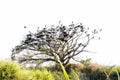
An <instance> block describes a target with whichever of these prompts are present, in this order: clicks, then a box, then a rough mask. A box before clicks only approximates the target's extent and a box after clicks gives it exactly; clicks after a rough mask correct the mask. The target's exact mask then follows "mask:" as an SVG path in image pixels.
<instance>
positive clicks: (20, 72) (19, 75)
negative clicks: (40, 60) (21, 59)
mask: <svg viewBox="0 0 120 80" xmlns="http://www.w3.org/2000/svg"><path fill="white" fill-rule="evenodd" d="M0 80H55V79H54V77H53V75H52V73H51V72H49V71H47V70H46V69H40V70H35V69H31V70H30V69H25V68H20V67H19V65H18V64H17V63H14V62H12V61H0Z"/></svg>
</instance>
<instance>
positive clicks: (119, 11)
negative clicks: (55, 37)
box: [0, 0, 120, 65]
mask: <svg viewBox="0 0 120 80" xmlns="http://www.w3.org/2000/svg"><path fill="white" fill-rule="evenodd" d="M59 20H62V22H63V23H65V24H69V23H71V22H72V21H74V22H75V23H78V22H81V23H83V24H84V25H85V26H86V27H90V28H92V27H95V28H102V29H103V31H102V33H101V40H99V41H92V42H91V44H90V45H89V47H90V48H89V49H90V50H91V51H93V52H96V53H95V54H93V53H87V54H86V53H85V54H84V53H83V54H82V55H84V56H86V55H87V56H88V57H89V56H90V57H92V59H93V60H94V61H95V62H98V63H101V64H107V65H114V64H117V65H120V58H119V54H120V50H119V48H120V47H119V46H120V38H119V37H120V36H119V34H120V30H119V27H120V0H0V58H1V59H5V58H8V57H10V55H11V49H12V48H13V47H14V46H15V45H17V44H19V42H20V40H22V39H23V38H24V36H25V35H26V34H27V33H28V31H29V30H30V31H35V30H36V29H37V27H38V26H39V27H41V26H44V25H46V24H47V25H54V24H57V23H58V21H59ZM24 26H27V29H24V28H23V27H24Z"/></svg>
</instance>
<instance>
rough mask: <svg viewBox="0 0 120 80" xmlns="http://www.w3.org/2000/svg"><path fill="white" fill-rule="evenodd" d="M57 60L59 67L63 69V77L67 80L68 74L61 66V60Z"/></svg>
mask: <svg viewBox="0 0 120 80" xmlns="http://www.w3.org/2000/svg"><path fill="white" fill-rule="evenodd" d="M57 61H58V62H59V64H60V66H61V68H62V71H63V74H64V76H65V79H66V80H69V76H68V74H67V72H66V69H65V67H64V66H63V64H62V63H61V61H59V60H57Z"/></svg>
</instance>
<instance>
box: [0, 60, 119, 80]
mask: <svg viewBox="0 0 120 80" xmlns="http://www.w3.org/2000/svg"><path fill="white" fill-rule="evenodd" d="M59 63H60V66H61V69H62V71H59V70H57V69H56V70H52V69H51V68H50V69H48V68H45V67H44V68H40V69H28V68H21V67H20V66H19V64H18V63H16V62H12V61H0V80H85V79H89V80H120V75H119V74H120V66H114V67H109V66H100V65H97V64H89V65H88V66H84V68H82V69H81V70H79V69H78V70H79V71H78V70H76V69H74V68H73V67H71V68H70V71H69V73H67V72H66V70H65V68H64V66H63V65H62V63H61V62H60V61H59ZM77 68H79V67H78V66H77ZM103 77H104V78H103Z"/></svg>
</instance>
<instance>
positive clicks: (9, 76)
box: [0, 61, 20, 80]
mask: <svg viewBox="0 0 120 80" xmlns="http://www.w3.org/2000/svg"><path fill="white" fill-rule="evenodd" d="M19 69H20V68H19V66H18V64H17V63H14V62H11V61H0V80H13V79H14V78H15V76H16V73H17V71H18V70H19Z"/></svg>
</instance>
